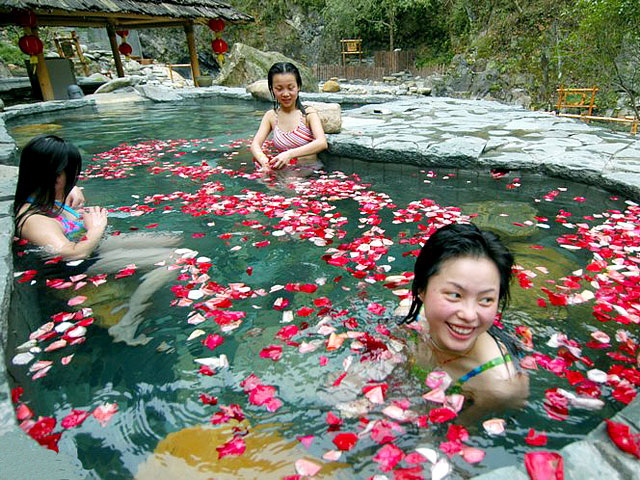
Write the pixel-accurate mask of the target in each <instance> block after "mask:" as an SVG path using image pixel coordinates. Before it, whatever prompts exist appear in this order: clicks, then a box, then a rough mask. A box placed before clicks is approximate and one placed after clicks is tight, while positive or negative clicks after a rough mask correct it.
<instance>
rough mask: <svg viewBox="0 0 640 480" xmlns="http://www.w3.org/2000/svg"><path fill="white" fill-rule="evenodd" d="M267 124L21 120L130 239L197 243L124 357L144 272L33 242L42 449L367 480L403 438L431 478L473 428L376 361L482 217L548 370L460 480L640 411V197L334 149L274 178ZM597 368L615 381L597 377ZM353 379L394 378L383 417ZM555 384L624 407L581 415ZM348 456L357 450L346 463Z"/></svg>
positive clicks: (20, 341) (142, 111)
mask: <svg viewBox="0 0 640 480" xmlns="http://www.w3.org/2000/svg"><path fill="white" fill-rule="evenodd" d="M257 107H258V109H259V108H265V107H264V105H258V106H257ZM262 113H263V111H259V110H258V111H257V110H256V105H254V104H252V103H247V102H231V101H224V102H218V103H203V104H201V105H198V106H185V107H180V108H179V109H178V108H176V107H175V106H161V105H150V106H149V105H133V106H127V107H126V108H111V109H107V110H100V111H96V110H94V109H83V110H77V111H74V112H71V113H69V112H65V113H64V114H61V115H60V116H59V117H57V116H47V117H43V118H40V119H39V121H40V123H39V124H38V125H34V124H29V123H27V122H24V121H23V122H16V123H14V124H13V125H12V126H11V134H12V135H13V136H14V138H16V140H17V142H18V144H19V145H20V146H22V145H24V143H26V141H27V140H28V139H29V138H31V136H33V135H35V134H37V133H41V132H51V133H56V134H58V135H61V136H63V137H65V138H67V139H69V140H71V141H73V142H74V143H75V144H76V145H78V146H79V147H80V149H81V151H82V153H83V158H84V167H85V172H84V176H85V177H86V178H84V179H83V180H82V182H81V184H82V185H83V186H84V187H85V195H86V196H87V199H88V200H89V204H93V203H95V204H98V205H104V206H108V208H109V209H110V211H111V212H112V213H111V215H110V219H109V230H108V234H110V235H119V234H123V235H124V234H126V233H130V232H132V231H137V232H140V231H144V232H149V233H153V232H172V233H173V234H179V235H180V236H181V240H180V245H179V246H180V248H181V250H179V255H178V257H179V258H178V260H172V261H170V262H168V263H167V264H165V265H164V266H158V268H164V269H169V268H170V269H173V268H175V274H176V277H175V278H173V279H172V280H171V281H169V282H167V283H166V284H164V285H162V286H161V287H160V288H159V289H158V290H157V291H156V292H155V293H154V294H153V297H152V298H151V300H150V305H149V307H148V308H147V309H146V310H144V312H143V313H142V318H141V321H140V323H139V324H138V325H136V326H135V329H134V330H135V331H134V332H133V334H132V335H133V337H138V336H140V335H142V336H144V337H145V338H146V339H147V340H148V341H147V342H146V343H145V344H140V345H128V344H127V343H126V342H114V340H113V338H112V336H111V335H110V334H109V333H108V326H110V325H113V324H114V323H117V321H118V319H119V318H120V317H122V314H123V312H124V311H126V306H125V308H124V309H122V308H120V307H121V306H122V305H123V304H126V302H127V300H128V298H129V297H130V296H131V293H132V292H133V290H135V287H136V286H137V285H138V284H139V283H140V282H141V280H142V277H143V275H144V274H145V273H146V271H141V269H138V268H136V266H135V265H134V266H129V268H123V269H122V270H121V271H120V272H119V273H118V274H113V273H110V274H108V275H106V277H105V276H93V277H91V278H89V277H83V276H82V275H83V274H82V265H80V266H78V267H76V270H74V271H73V273H72V274H71V276H70V274H69V273H68V270H65V269H64V268H61V266H60V265H42V264H41V263H38V261H37V259H36V258H35V255H34V254H33V253H31V250H30V249H29V248H28V246H24V245H19V246H17V247H16V252H17V256H16V258H15V271H16V282H15V294H14V297H13V301H12V306H11V318H10V320H9V322H10V331H11V333H10V338H9V342H8V346H7V359H6V360H7V364H8V368H9V371H10V376H11V377H12V378H13V380H14V383H13V385H12V387H13V388H14V392H15V393H16V397H17V396H18V395H17V394H18V393H19V391H20V390H19V389H22V390H23V393H22V394H21V396H20V397H19V400H18V402H17V403H16V407H17V414H18V416H19V418H20V419H22V418H26V420H25V422H26V423H24V426H25V429H27V428H29V427H33V424H34V422H35V421H36V420H38V417H43V418H44V419H40V421H38V422H37V423H36V426H35V427H33V428H36V430H38V429H39V431H38V433H37V434H36V435H35V436H39V438H40V439H41V441H42V442H43V443H47V444H48V445H50V446H54V445H56V443H57V446H58V447H59V449H60V450H61V451H65V452H66V453H68V454H69V455H72V456H77V457H78V458H79V460H80V461H81V462H82V464H83V466H84V467H85V468H86V469H87V470H90V471H92V472H94V474H95V476H97V477H99V478H105V479H106V478H108V479H126V478H132V477H136V478H140V479H147V478H152V477H154V478H179V476H181V477H182V478H189V479H191V478H213V477H215V478H282V477H283V476H286V475H295V474H296V466H295V465H296V462H297V461H299V460H300V459H307V460H309V461H312V462H314V463H315V464H317V465H319V466H320V465H321V466H322V469H321V470H320V473H319V474H318V475H317V476H318V478H368V477H370V476H373V475H376V474H382V471H381V469H380V467H381V465H382V466H384V465H387V466H391V465H392V464H393V461H392V460H391V459H390V457H388V458H387V460H386V462H391V463H385V461H382V460H381V458H382V457H383V456H384V455H380V454H379V452H380V451H381V449H386V450H385V451H386V452H389V451H391V450H390V447H384V446H383V444H384V445H387V446H389V445H395V446H397V447H398V448H399V449H400V450H402V452H404V454H405V455H407V456H406V457H404V459H403V460H402V461H401V462H399V463H398V464H397V465H396V466H395V472H396V473H395V475H397V476H400V475H402V474H405V475H409V474H410V473H411V472H414V474H416V475H419V473H416V472H419V471H420V470H422V471H424V472H425V475H426V476H427V477H428V475H429V474H428V472H429V469H430V468H431V466H430V463H429V462H426V463H420V460H424V459H420V458H417V456H416V455H415V454H414V455H410V454H411V453H413V452H415V449H416V448H431V449H434V450H435V451H436V452H438V457H439V458H440V459H446V458H447V456H446V455H445V454H444V453H442V451H441V450H440V448H439V447H441V445H442V443H443V442H446V441H447V438H446V437H447V430H448V428H449V424H450V423H453V424H462V423H461V421H460V420H456V419H454V420H452V421H451V422H446V423H442V424H439V423H433V422H429V425H428V427H425V426H424V419H425V418H428V417H429V412H430V411H431V410H432V409H435V408H440V407H442V405H438V404H435V403H432V402H429V401H426V400H424V399H423V398H422V395H423V394H425V393H427V392H428V390H429V388H428V387H427V386H426V385H425V384H424V383H423V382H422V380H420V379H418V378H417V377H415V376H414V375H413V374H412V373H411V372H410V371H409V370H408V369H407V368H406V367H405V363H404V362H401V363H399V364H397V365H395V368H394V369H393V371H391V372H390V373H389V372H388V371H387V372H383V370H384V365H387V366H388V365H389V363H388V362H387V363H386V364H384V365H383V366H382V367H381V366H380V365H378V364H377V363H376V362H373V361H372V359H373V358H376V356H379V355H380V354H381V353H383V352H385V351H389V352H392V353H396V352H397V351H398V350H399V348H400V346H402V343H403V342H404V338H405V337H406V336H405V335H403V333H402V332H400V331H399V329H398V327H396V326H395V321H394V319H393V317H392V312H393V310H394V308H395V307H396V305H397V304H398V300H399V298H401V297H402V296H403V295H406V293H407V292H406V289H408V288H410V285H409V284H408V283H407V282H406V281H403V273H405V272H411V271H412V269H413V262H414V260H415V256H414V253H417V250H418V249H419V248H420V242H421V241H422V240H423V239H424V238H425V236H426V235H428V234H429V232H430V228H431V226H434V225H435V226H439V225H441V224H442V223H443V222H444V221H449V220H452V219H458V218H467V219H468V218H470V217H473V220H474V221H475V222H476V223H477V224H478V225H479V226H481V227H485V228H491V229H493V230H494V231H496V232H497V233H499V234H500V235H501V236H502V238H503V239H504V240H505V241H506V243H507V244H508V245H509V246H510V247H511V248H512V249H513V251H514V253H515V254H516V260H517V263H518V264H519V265H520V266H521V269H520V270H519V272H518V275H517V278H516V279H515V281H514V284H513V287H512V296H513V298H512V302H511V306H510V308H509V309H508V311H507V312H506V314H505V315H504V318H503V323H504V324H505V325H506V326H507V328H511V329H516V328H519V331H520V332H521V333H522V332H524V335H525V336H526V329H528V330H529V331H530V332H531V334H532V340H533V345H534V350H533V351H532V352H530V353H529V355H531V356H535V359H536V360H537V362H536V363H537V366H538V367H537V369H536V370H529V375H530V380H531V395H530V397H529V401H528V404H527V405H526V406H525V407H524V408H522V409H519V410H509V411H496V412H491V413H490V414H488V415H486V416H485V417H483V418H480V419H475V420H473V421H469V422H467V423H464V424H463V425H464V426H465V427H466V428H467V430H468V431H469V435H470V437H469V439H468V440H467V441H465V443H466V444H467V445H469V446H472V447H475V448H478V449H481V450H483V451H484V452H485V453H486V455H485V457H484V459H483V460H482V461H481V462H479V463H476V464H470V463H467V462H465V461H464V460H463V459H462V457H461V456H460V455H455V456H453V458H451V459H448V460H447V461H449V462H450V463H451V465H452V467H453V472H452V474H451V477H450V478H467V477H469V476H470V475H474V474H480V473H483V472H485V471H487V470H489V469H492V468H496V467H499V466H503V465H511V464H520V463H522V461H523V454H524V453H525V452H527V451H530V450H532V449H536V448H540V447H533V446H530V445H528V444H527V443H526V441H525V437H527V434H528V432H529V430H530V429H531V428H533V429H534V430H535V432H546V436H547V444H546V446H545V447H542V448H546V449H557V448H560V447H562V446H563V445H565V444H567V443H569V442H572V441H574V440H577V439H580V438H583V437H584V436H585V435H586V434H587V433H588V432H589V431H591V430H592V429H593V428H594V427H595V426H596V425H597V424H598V423H599V422H600V421H602V419H604V418H609V417H611V416H612V415H613V414H614V413H615V412H616V411H618V410H619V409H621V408H622V407H623V406H624V405H625V403H627V402H628V401H630V400H631V398H632V396H633V394H632V392H633V388H631V387H630V386H628V385H629V382H631V383H633V382H635V383H636V384H637V382H638V373H637V370H635V369H634V368H633V365H634V364H633V363H632V362H633V357H634V356H635V354H637V352H636V351H635V346H634V341H633V340H634V338H635V337H634V335H633V334H634V332H633V331H632V330H631V331H630V330H629V328H630V327H631V328H632V327H633V325H630V324H632V323H633V322H634V321H635V322H637V315H638V310H637V299H638V281H637V280H638V266H637V248H638V243H639V240H638V235H637V228H638V227H637V225H638V214H639V213H640V212H639V210H638V208H637V206H635V205H634V204H632V203H631V202H625V199H624V198H617V197H615V196H613V195H611V194H610V193H607V192H604V191H602V190H599V189H597V188H594V187H590V186H586V185H582V184H577V183H572V182H568V181H564V180H557V179H553V178H548V177H544V176H540V175H536V174H532V173H525V172H523V173H521V174H518V173H513V172H512V173H510V174H509V175H508V176H507V177H504V178H502V179H499V180H495V179H492V178H491V176H490V175H489V172H488V171H478V172H472V171H457V170H448V169H437V170H433V171H432V170H424V169H420V168H417V167H411V166H406V165H383V164H369V163H366V162H363V161H358V160H352V159H340V158H330V157H328V158H325V159H324V165H325V168H324V172H318V173H316V174H314V175H313V176H311V177H309V178H306V179H304V180H301V181H297V182H292V183H290V184H287V183H288V182H284V183H283V182H265V181H264V180H262V179H259V178H255V175H254V174H253V168H252V165H251V156H250V153H249V152H248V141H247V139H248V138H249V137H250V136H251V135H252V134H253V133H254V132H255V129H256V128H257V125H258V123H259V120H260V117H261V115H262ZM634 231H635V235H634ZM25 252H26V253H25ZM196 252H197V253H196ZM634 252H635V253H634ZM173 265H175V267H174V266H173ZM123 267H124V265H123ZM78 268H79V270H78ZM79 272H80V273H79ZM389 277H391V278H389ZM405 279H406V277H405ZM594 296H595V297H594ZM82 297H86V299H83V298H82ZM70 300H71V301H70ZM69 303H71V304H72V305H73V306H70V305H69ZM88 308H91V310H88ZM91 319H93V320H91ZM50 322H53V323H50ZM61 325H62V326H61ZM80 327H83V328H80ZM74 329H75V330H74ZM34 331H35V332H36V333H35V334H34V333H33V332H34ZM70 332H72V333H70ZM596 332H600V333H596ZM65 334H66V336H65ZM30 336H31V338H32V342H31V343H30V344H27V345H25V342H28V341H29V338H30ZM627 337H628V338H629V339H630V340H629V341H627ZM61 339H64V342H60V340H61ZM56 342H58V343H56ZM47 350H48V351H47ZM16 355H18V357H16ZM398 355H402V354H398ZM16 358H17V359H18V361H16ZM363 359H364V361H362V360H363ZM396 359H398V357H396ZM49 362H51V363H49ZM227 362H228V366H227ZM594 368H597V369H599V370H602V371H605V372H609V373H613V374H616V375H618V377H617V381H616V380H611V379H610V382H609V383H605V384H602V383H597V382H594V381H591V380H588V379H587V375H590V376H591V377H592V378H596V379H597V373H596V374H595V376H594V374H593V373H591V374H588V372H589V371H591V370H592V369H594ZM354 371H360V372H361V373H362V374H363V375H369V378H370V379H373V380H375V382H373V383H369V385H370V386H372V385H373V386H375V385H386V386H385V387H384V403H382V404H378V403H371V402H369V401H368V400H367V399H366V397H365V396H364V395H363V391H362V387H363V385H358V384H357V383H355V382H353V381H351V376H352V374H353V372H354ZM567 372H569V373H567ZM383 373H389V374H388V375H387V376H384V375H383ZM345 374H346V375H345ZM252 375H253V376H252ZM34 377H35V379H34ZM256 377H257V379H259V383H260V384H261V385H260V386H258V387H256V386H255V385H256V384H257V383H258V380H257V379H256ZM247 379H249V380H248V381H247ZM556 389H562V390H564V391H565V392H569V396H571V394H573V395H578V396H582V397H584V398H585V399H593V398H599V399H601V400H602V401H603V405H602V407H601V408H599V409H597V410H589V409H585V408H581V407H580V406H579V405H578V404H579V403H580V402H579V401H578V402H576V401H571V400H569V399H568V398H567V396H566V395H564V396H563V394H562V392H560V393H559V392H558V391H557V390H556ZM562 399H564V400H562ZM585 403H586V404H587V406H588V405H593V404H594V402H592V401H584V402H582V404H585ZM596 403H597V402H596ZM20 405H26V406H27V407H28V409H29V411H31V412H33V414H34V417H33V418H32V419H29V417H30V415H29V414H28V412H27V411H26V410H25V407H20ZM389 407H391V408H389ZM96 409H97V410H96ZM363 409H364V410H363ZM74 410H75V411H77V412H75V413H74V414H72V411H74ZM365 410H366V413H363V412H364V411H365ZM114 412H115V413H114ZM353 412H356V414H355V415H353ZM463 412H464V410H463ZM88 413H94V415H91V416H88V417H87V414H88ZM70 414H72V415H70ZM490 418H502V419H504V420H505V421H506V430H505V432H504V433H503V434H500V435H494V436H492V435H490V434H489V433H488V432H487V431H485V429H484V428H483V426H482V424H483V421H484V420H487V419H490ZM51 419H54V420H55V423H54V422H53V420H51ZM214 423H215V425H214ZM367 424H369V427H367ZM371 426H374V428H373V430H374V431H375V432H377V435H374V437H375V438H372V434H371V430H369V429H370V428H371ZM363 432H366V433H363ZM381 432H385V435H382V434H381ZM31 433H32V435H33V434H34V431H32V432H31ZM57 434H61V435H60V436H59V439H58V437H57ZM350 434H356V436H353V435H350ZM341 435H342V436H341ZM337 438H338V440H337V441H336V442H335V443H334V439H337ZM353 441H355V444H354V445H353V446H352V447H351V448H348V447H350V445H348V444H349V443H350V442H351V443H353ZM345 442H346V444H347V445H346V446H345ZM338 444H339V445H340V446H341V447H342V448H347V450H345V451H343V452H342V454H341V455H340V458H339V459H337V460H335V461H332V460H331V458H336V457H337V455H335V454H332V453H329V454H327V452H331V451H337V450H338ZM243 448H245V450H244V452H243ZM394 451H395V450H394ZM154 452H155V453H154ZM241 452H243V453H241ZM219 454H222V455H223V458H222V460H218V456H219ZM225 454H227V456H224V455H225ZM235 454H239V455H235ZM323 457H324V458H323ZM297 465H298V468H304V467H305V466H304V465H303V464H301V463H300V462H298V464H297ZM403 469H406V470H403ZM387 475H389V476H390V477H391V476H392V475H394V473H392V472H390V473H387ZM400 478H415V477H409V476H407V477H401V476H400Z"/></svg>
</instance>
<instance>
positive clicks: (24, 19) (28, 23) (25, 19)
mask: <svg viewBox="0 0 640 480" xmlns="http://www.w3.org/2000/svg"><path fill="white" fill-rule="evenodd" d="M15 16H16V23H17V24H18V25H20V26H21V27H28V28H33V27H35V26H36V14H35V13H33V10H17V11H16V13H15Z"/></svg>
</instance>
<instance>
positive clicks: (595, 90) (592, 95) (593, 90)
mask: <svg viewBox="0 0 640 480" xmlns="http://www.w3.org/2000/svg"><path fill="white" fill-rule="evenodd" d="M597 92H598V87H596V86H595V85H594V86H593V88H592V89H591V101H590V102H589V113H588V115H591V113H592V112H593V104H594V102H595V101H596V93H597Z"/></svg>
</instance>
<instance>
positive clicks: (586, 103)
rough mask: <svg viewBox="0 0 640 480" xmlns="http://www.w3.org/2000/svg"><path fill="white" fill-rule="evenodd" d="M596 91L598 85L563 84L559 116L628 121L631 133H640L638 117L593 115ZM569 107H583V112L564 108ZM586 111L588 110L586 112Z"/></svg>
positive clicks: (558, 108)
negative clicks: (572, 85)
mask: <svg viewBox="0 0 640 480" xmlns="http://www.w3.org/2000/svg"><path fill="white" fill-rule="evenodd" d="M596 93H598V87H596V86H593V87H591V88H565V87H563V86H561V87H560V88H559V89H558V104H557V106H556V114H557V115H558V116H559V117H569V118H579V119H580V120H584V121H585V122H588V121H589V120H603V121H606V122H616V123H628V124H631V133H632V134H633V135H635V134H637V133H638V119H637V118H636V117H622V118H618V117H601V116H598V115H593V110H594V109H595V108H597V107H596V105H595V100H596ZM568 108H575V109H578V110H580V109H583V112H581V113H565V112H564V111H563V110H565V109H568ZM585 111H586V112H585Z"/></svg>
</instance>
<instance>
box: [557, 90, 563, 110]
mask: <svg viewBox="0 0 640 480" xmlns="http://www.w3.org/2000/svg"><path fill="white" fill-rule="evenodd" d="M563 94H564V86H563V85H560V88H559V89H558V106H557V107H556V110H558V113H560V109H561V108H562V95H563Z"/></svg>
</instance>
